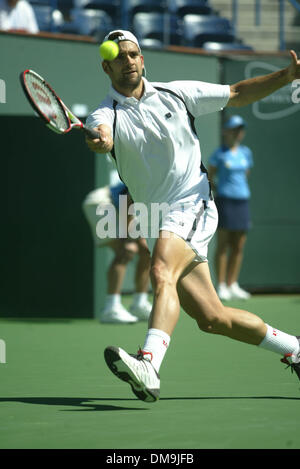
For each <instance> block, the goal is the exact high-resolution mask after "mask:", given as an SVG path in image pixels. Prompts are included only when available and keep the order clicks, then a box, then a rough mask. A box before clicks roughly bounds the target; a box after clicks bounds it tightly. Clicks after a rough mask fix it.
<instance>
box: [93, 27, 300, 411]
mask: <svg viewBox="0 0 300 469" xmlns="http://www.w3.org/2000/svg"><path fill="white" fill-rule="evenodd" d="M107 39H110V40H113V41H115V42H116V43H118V44H119V55H118V56H117V57H116V59H114V60H113V61H110V62H108V61H103V62H102V67H103V70H104V72H105V73H106V74H107V75H108V76H109V78H110V80H111V87H110V90H109V93H108V95H107V97H106V98H105V99H104V101H102V103H100V105H99V106H98V108H97V109H96V110H95V111H94V112H92V113H91V114H90V115H89V116H88V119H87V125H88V127H89V128H92V129H95V130H97V131H98V132H99V138H98V139H93V140H90V139H88V138H87V144H88V146H89V148H90V150H92V151H95V152H97V153H108V152H111V154H112V155H113V156H114V157H115V160H116V164H117V169H118V172H119V174H120V177H121V179H122V181H123V182H124V184H126V186H127V187H128V190H129V192H130V195H131V197H132V199H133V201H134V203H135V204H140V206H141V205H142V206H143V207H145V210H146V211H147V213H148V216H149V213H150V214H151V213H152V212H155V210H153V209H157V205H160V204H165V211H164V214H163V216H162V217H161V220H160V226H159V227H158V229H157V239H155V243H153V240H150V242H149V246H150V249H151V252H152V262H151V272H150V276H151V281H152V286H153V294H154V299H153V308H152V312H151V315H150V319H149V326H148V331H147V334H146V338H145V341H144V345H143V347H142V350H139V351H138V353H137V355H130V354H128V353H127V352H126V351H125V350H123V349H121V348H120V347H117V346H108V347H107V348H106V349H105V351H104V357H105V360H106V363H107V365H108V366H109V368H110V369H111V371H112V372H113V373H114V374H115V375H116V376H117V377H118V378H120V379H121V380H123V381H126V382H128V384H129V385H130V386H131V388H132V391H133V392H134V394H135V395H136V396H137V397H138V398H139V399H141V400H144V401H147V402H154V401H156V400H157V399H158V398H159V393H160V377H159V370H160V366H161V363H162V361H163V359H164V356H165V353H166V351H167V349H168V347H169V344H170V337H171V335H172V333H173V330H174V328H175V326H176V324H177V321H178V318H179V314H180V306H181V307H182V308H183V309H184V310H185V311H186V313H188V314H189V315H190V316H191V317H192V318H194V319H195V321H196V323H197V325H198V327H199V328H200V329H201V330H202V331H205V332H208V333H212V334H220V335H224V336H227V337H229V338H232V339H235V340H237V341H240V342H245V343H248V344H252V345H256V346H260V347H262V348H265V349H267V350H271V351H273V352H277V353H279V354H281V355H283V360H284V361H285V362H288V363H289V365H290V366H291V369H292V370H295V371H296V373H297V375H298V377H299V378H300V363H299V348H300V346H299V338H297V337H296V336H295V335H290V334H287V333H285V332H282V331H279V330H278V329H274V328H273V327H271V326H270V325H267V324H265V322H264V321H263V320H262V319H261V318H259V317H258V316H256V315H254V314H252V313H250V312H248V311H243V310H239V309H235V308H230V307H225V306H224V305H223V304H222V302H221V301H220V299H219V297H218V295H217V293H216V291H215V289H214V287H213V284H212V281H211V278H210V273H209V266H208V263H207V257H206V256H207V246H208V242H209V240H210V239H211V237H212V235H213V233H214V231H215V230H216V227H217V211H216V207H215V204H214V201H213V200H212V196H211V193H210V185H209V182H208V178H207V172H206V170H205V168H204V166H203V164H202V162H201V152H200V145H199V140H198V138H197V135H196V132H195V129H194V125H193V119H194V117H197V116H200V115H203V114H207V113H210V112H216V111H219V110H220V109H222V108H224V107H225V106H243V105H247V104H250V103H252V102H254V101H257V100H259V99H262V98H264V97H265V96H267V95H269V94H271V93H272V92H274V91H276V90H277V89H279V88H281V87H282V86H285V85H287V84H288V83H291V82H292V81H293V80H294V79H295V78H300V61H298V59H297V56H296V53H295V52H294V51H291V63H290V65H289V66H288V67H287V68H285V69H283V70H280V71H278V72H274V73H271V74H268V75H265V76H260V77H257V78H253V79H249V80H244V81H241V82H238V83H235V84H233V85H230V86H229V85H218V84H209V83H203V82H201V81H173V82H170V83H153V82H151V83H150V82H149V81H148V80H146V78H145V77H143V70H144V58H143V55H142V54H141V50H140V47H139V43H138V41H137V39H136V37H135V36H134V35H133V34H132V33H131V32H129V31H122V30H117V31H112V32H111V33H109V34H108V35H107V36H106V38H105V40H107ZM167 207H169V209H168V208H167ZM150 218H153V216H151V217H150ZM152 222H153V220H151V232H150V236H152V235H153V232H154V231H155V229H154V228H155V227H154V228H153V226H152ZM152 228H153V230H152ZM148 231H149V227H148ZM148 236H149V232H148ZM152 238H153V236H152ZM154 238H155V236H154Z"/></svg>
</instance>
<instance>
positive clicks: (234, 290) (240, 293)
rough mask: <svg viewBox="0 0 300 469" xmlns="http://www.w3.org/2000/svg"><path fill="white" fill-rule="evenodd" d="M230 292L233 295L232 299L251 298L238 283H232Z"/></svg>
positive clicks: (229, 288)
mask: <svg viewBox="0 0 300 469" xmlns="http://www.w3.org/2000/svg"><path fill="white" fill-rule="evenodd" d="M228 291H229V293H230V295H231V298H236V299H240V300H248V299H249V298H250V297H251V295H250V293H248V292H247V291H245V290H243V289H242V288H241V287H240V286H239V284H238V283H237V282H234V283H232V284H231V285H230V287H228Z"/></svg>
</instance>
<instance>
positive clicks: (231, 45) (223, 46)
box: [203, 42, 253, 52]
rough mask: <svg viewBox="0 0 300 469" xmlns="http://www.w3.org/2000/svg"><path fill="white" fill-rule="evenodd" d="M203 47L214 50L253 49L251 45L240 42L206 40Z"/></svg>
mask: <svg viewBox="0 0 300 469" xmlns="http://www.w3.org/2000/svg"><path fill="white" fill-rule="evenodd" d="M203 49H205V50H207V51H212V52H221V51H232V50H240V51H243V50H253V48H252V47H251V46H247V45H246V44H240V43H239V42H205V43H204V44H203Z"/></svg>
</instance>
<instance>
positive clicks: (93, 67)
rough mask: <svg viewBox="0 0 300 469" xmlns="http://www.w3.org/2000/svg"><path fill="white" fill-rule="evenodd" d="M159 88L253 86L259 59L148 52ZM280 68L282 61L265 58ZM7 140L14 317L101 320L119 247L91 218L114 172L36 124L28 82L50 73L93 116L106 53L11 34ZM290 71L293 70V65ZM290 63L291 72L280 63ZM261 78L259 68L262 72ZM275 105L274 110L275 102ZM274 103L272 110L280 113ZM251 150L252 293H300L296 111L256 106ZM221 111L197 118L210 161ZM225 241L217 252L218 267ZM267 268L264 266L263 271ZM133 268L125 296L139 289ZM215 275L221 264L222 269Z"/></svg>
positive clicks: (6, 43) (102, 88)
mask: <svg viewBox="0 0 300 469" xmlns="http://www.w3.org/2000/svg"><path fill="white" fill-rule="evenodd" d="M144 56H145V63H146V67H147V78H148V79H149V80H150V81H172V80H184V79H191V80H193V79H195V80H203V81H209V82H215V83H217V82H220V81H221V80H224V82H225V83H226V82H233V81H237V80H239V79H242V78H243V77H244V74H245V67H246V66H247V63H248V62H250V60H249V59H247V60H246V59H245V60H242V59H241V58H240V57H236V58H234V59H232V60H231V59H226V60H222V61H221V60H220V59H219V58H217V57H214V56H201V55H195V54H186V53H183V52H170V51H169V52H167V51H161V52H160V51H145V52H144ZM263 60H264V61H265V62H266V63H267V64H272V65H274V66H275V65H276V66H277V63H276V60H275V59H274V58H269V57H266V58H264V59H263ZM0 63H1V69H0V80H4V81H5V84H6V102H5V103H2V102H0V121H1V136H2V166H3V168H2V171H1V176H2V178H1V188H2V201H5V203H4V204H3V207H2V229H1V261H2V262H1V264H2V269H1V271H2V275H1V290H2V291H1V297H0V298H1V299H0V314H3V315H8V316H58V317H76V316H77V317H91V316H92V315H93V314H96V315H97V314H98V312H99V310H100V308H101V307H102V305H103V298H104V294H105V289H106V277H105V273H106V269H107V266H108V264H109V262H110V260H111V254H110V253H109V251H108V250H104V249H103V250H95V249H94V247H93V243H92V239H91V236H90V232H89V228H88V226H87V224H86V222H85V219H84V217H83V214H82V211H81V203H82V200H83V198H84V197H85V195H86V194H87V192H89V191H90V190H92V189H94V188H95V187H98V186H101V185H104V184H107V183H108V181H109V171H110V167H109V165H108V163H107V162H106V160H105V158H103V157H102V156H96V155H93V154H91V153H90V152H89V150H88V149H87V148H86V145H85V143H84V138H83V136H82V135H81V134H80V133H79V132H76V131H74V132H71V134H69V135H66V136H58V135H56V134H55V133H52V132H50V131H49V130H48V129H47V128H46V127H45V126H44V125H43V124H42V122H41V121H40V120H39V119H38V118H37V117H35V116H34V114H33V112H32V110H31V108H30V106H29V104H28V102H27V100H26V99H25V97H24V95H23V92H22V90H21V87H20V84H19V74H20V72H21V71H23V70H24V69H26V68H32V69H33V70H35V71H37V72H38V73H40V74H41V75H42V76H44V77H45V78H46V79H47V81H49V82H50V84H51V85H52V86H53V88H54V89H55V90H56V91H57V93H58V94H59V95H60V96H61V97H62V98H63V100H64V101H65V102H66V104H67V105H69V106H70V107H72V106H74V105H75V104H77V105H78V104H80V105H84V106H85V107H86V112H90V111H91V110H92V109H94V108H95V107H96V106H97V105H98V103H99V102H100V101H101V100H102V99H103V98H104V96H105V95H106V93H107V90H108V86H109V82H108V79H107V77H106V76H105V75H104V73H103V72H102V70H101V64H100V59H99V55H98V47H97V45H96V44H93V43H88V42H80V41H70V40H60V39H53V38H51V39H50V38H40V37H36V38H35V37H30V36H25V35H24V36H20V35H13V34H11V35H10V34H4V33H0ZM284 63H285V61H284ZM278 65H281V64H278ZM256 72H257V73H258V71H255V70H254V73H256ZM265 105H266V106H268V105H271V104H268V103H266V104H265ZM272 105H273V104H272ZM239 112H240V113H241V114H242V115H243V116H244V117H245V118H246V119H247V120H248V121H249V129H248V135H247V140H246V143H247V144H249V146H251V148H252V149H253V152H254V158H255V168H254V170H253V173H252V176H251V187H252V193H253V197H252V210H253V220H254V226H253V230H252V231H251V234H250V236H249V242H248V244H247V248H246V260H245V264H244V267H243V272H242V280H243V283H244V284H247V285H250V286H256V285H257V286H263V287H266V286H267V287H268V286H274V285H275V286H281V285H298V286H299V283H300V281H299V279H300V276H299V270H298V265H299V262H298V261H299V249H298V246H297V242H298V239H299V209H298V208H297V204H298V201H299V184H297V181H296V178H297V176H298V173H299V160H298V158H297V156H298V155H297V153H298V152H297V147H296V135H297V133H296V132H297V126H296V121H297V114H294V115H291V116H288V117H285V118H282V119H277V120H273V121H267V120H261V119H258V118H257V117H256V115H254V114H253V110H252V108H251V107H248V108H245V109H242V110H239ZM220 123H221V114H220V113H218V114H211V115H208V116H204V117H202V118H200V119H197V122H196V127H197V130H198V133H199V136H200V140H201V148H202V154H203V159H204V162H205V163H207V160H208V157H209V155H210V153H211V152H212V151H213V150H214V148H215V147H216V146H217V145H219V143H220ZM214 248H215V241H213V242H212V244H211V246H210V250H209V258H210V260H211V264H213V262H212V259H213V253H214ZM258 266H259V267H258ZM133 271H134V264H132V265H131V266H130V268H129V270H128V276H127V279H126V282H125V285H124V290H126V291H128V290H132V289H133V288H134V286H133ZM212 273H213V278H214V272H213V265H212Z"/></svg>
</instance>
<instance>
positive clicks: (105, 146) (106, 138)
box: [85, 125, 114, 153]
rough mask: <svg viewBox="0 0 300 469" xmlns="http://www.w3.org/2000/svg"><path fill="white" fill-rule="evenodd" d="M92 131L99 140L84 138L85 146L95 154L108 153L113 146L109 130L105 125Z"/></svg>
mask: <svg viewBox="0 0 300 469" xmlns="http://www.w3.org/2000/svg"><path fill="white" fill-rule="evenodd" d="M94 130H96V131H97V132H98V133H99V135H100V138H94V139H90V138H89V137H86V139H85V141H86V143H87V146H88V147H89V149H90V150H91V151H93V152H95V153H109V152H110V151H111V150H112V147H113V144H114V142H113V139H112V136H111V132H110V128H109V127H108V126H107V125H99V127H97V128H96V129H94Z"/></svg>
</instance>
